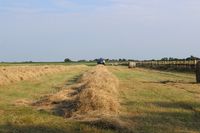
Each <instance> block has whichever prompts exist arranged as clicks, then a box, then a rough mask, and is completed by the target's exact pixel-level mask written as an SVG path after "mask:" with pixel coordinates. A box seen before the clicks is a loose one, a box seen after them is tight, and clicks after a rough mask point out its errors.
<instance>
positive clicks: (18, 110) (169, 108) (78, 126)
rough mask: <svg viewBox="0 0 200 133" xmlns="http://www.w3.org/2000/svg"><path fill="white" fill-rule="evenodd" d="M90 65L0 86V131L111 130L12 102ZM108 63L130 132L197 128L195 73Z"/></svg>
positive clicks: (199, 90)
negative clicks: (118, 65)
mask: <svg viewBox="0 0 200 133" xmlns="http://www.w3.org/2000/svg"><path fill="white" fill-rule="evenodd" d="M40 65H41V64H40ZM88 69H90V67H83V68H80V69H77V70H75V69H74V70H70V71H67V72H64V73H58V74H54V75H46V76H43V77H41V78H39V79H37V80H30V81H21V82H18V83H14V84H9V85H4V86H0V116H1V117H0V132H3V133H4V132H8V133H10V132H14V133H27V132H29V133H57V132H59V133H73V132H75V133H82V132H84V133H93V132H94V133H107V132H108V133H111V132H115V131H112V130H105V129H100V128H97V127H91V126H90V125H87V124H83V123H80V122H75V121H72V120H68V119H64V118H63V117H60V116H55V115H53V114H52V113H49V112H45V111H39V110H36V109H34V108H33V107H28V106H19V105H15V104H13V103H15V101H16V100H20V99H27V100H37V99H39V98H40V97H41V96H43V95H45V94H52V93H55V92H57V91H59V89H60V87H61V86H64V85H70V84H73V83H74V82H75V79H76V78H77V77H79V76H80V74H81V73H83V72H84V71H86V70H88ZM108 69H109V70H110V71H111V72H112V73H113V74H115V75H116V76H117V77H118V78H119V80H120V86H119V91H120V97H119V99H120V103H121V106H122V109H121V113H120V118H121V119H123V120H124V121H127V122H129V123H131V127H130V128H131V129H132V131H133V132H136V133H199V132H200V85H197V84H195V75H193V74H189V73H177V72H162V71H155V70H147V69H139V68H137V69H128V68H126V67H113V66H112V67H111V66H109V67H108Z"/></svg>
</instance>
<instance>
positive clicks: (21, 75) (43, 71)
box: [0, 65, 80, 85]
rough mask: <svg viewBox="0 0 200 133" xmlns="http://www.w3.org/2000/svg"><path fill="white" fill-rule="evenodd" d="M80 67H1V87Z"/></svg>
mask: <svg viewBox="0 0 200 133" xmlns="http://www.w3.org/2000/svg"><path fill="white" fill-rule="evenodd" d="M74 67H75V68H78V67H80V66H78V67H77V66H58V65H48V66H6V67H4V66H3V67H0V85H6V84H10V83H16V82H18V81H22V80H34V79H37V78H38V77H41V76H44V75H47V74H54V73H59V72H64V71H68V70H71V69H74ZM70 68H71V69H70Z"/></svg>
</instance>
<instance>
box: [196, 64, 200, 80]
mask: <svg viewBox="0 0 200 133" xmlns="http://www.w3.org/2000/svg"><path fill="white" fill-rule="evenodd" d="M196 80H197V83H200V61H198V62H197V64H196Z"/></svg>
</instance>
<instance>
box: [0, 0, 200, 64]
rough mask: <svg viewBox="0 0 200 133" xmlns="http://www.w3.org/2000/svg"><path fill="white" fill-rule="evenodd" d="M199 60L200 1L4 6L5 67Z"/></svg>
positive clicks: (78, 0) (32, 0) (0, 13)
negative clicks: (101, 59)
mask: <svg viewBox="0 0 200 133" xmlns="http://www.w3.org/2000/svg"><path fill="white" fill-rule="evenodd" d="M190 55H194V56H199V57H200V0H0V61H27V60H32V61H62V60H63V59H64V58H65V57H69V58H71V59H75V60H76V59H94V58H99V57H105V58H132V59H152V58H161V57H166V56H167V57H179V58H183V57H187V56H190Z"/></svg>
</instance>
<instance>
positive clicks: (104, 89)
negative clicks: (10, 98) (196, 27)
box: [33, 65, 123, 129]
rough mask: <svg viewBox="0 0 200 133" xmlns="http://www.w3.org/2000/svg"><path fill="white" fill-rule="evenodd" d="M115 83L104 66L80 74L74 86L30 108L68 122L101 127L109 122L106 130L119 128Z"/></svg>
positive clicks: (116, 84) (116, 82) (120, 122)
mask: <svg viewBox="0 0 200 133" xmlns="http://www.w3.org/2000/svg"><path fill="white" fill-rule="evenodd" d="M118 84H119V83H118V79H117V78H116V77H115V76H114V75H113V74H111V73H110V72H109V71H108V70H107V68H106V67H105V66H101V65H98V66H97V67H95V68H93V69H91V70H89V71H88V72H86V73H84V74H83V75H82V76H81V77H80V78H79V79H78V80H77V83H76V84H75V85H72V86H70V87H69V86H68V87H67V88H64V89H63V90H62V91H60V92H58V93H57V94H52V95H49V96H45V97H43V98H41V99H40V100H39V101H37V102H35V103H33V105H34V106H36V107H37V108H38V109H40V110H46V111H47V110H48V111H50V112H53V113H54V114H56V115H60V116H64V117H66V118H68V119H73V120H78V121H82V122H89V124H92V125H98V124H100V125H101V126H102V127H104V126H106V125H108V123H110V126H109V128H113V129H119V128H120V127H123V126H122V125H123V124H122V123H123V122H122V121H120V120H119V119H118V115H119V110H120V104H119V100H118ZM103 123H104V124H105V125H104V124H103ZM116 123H118V124H116Z"/></svg>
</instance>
